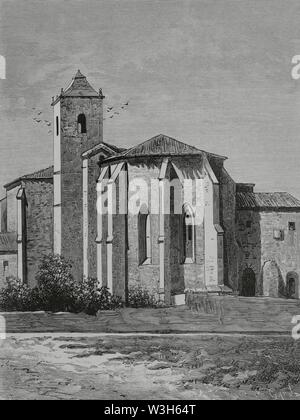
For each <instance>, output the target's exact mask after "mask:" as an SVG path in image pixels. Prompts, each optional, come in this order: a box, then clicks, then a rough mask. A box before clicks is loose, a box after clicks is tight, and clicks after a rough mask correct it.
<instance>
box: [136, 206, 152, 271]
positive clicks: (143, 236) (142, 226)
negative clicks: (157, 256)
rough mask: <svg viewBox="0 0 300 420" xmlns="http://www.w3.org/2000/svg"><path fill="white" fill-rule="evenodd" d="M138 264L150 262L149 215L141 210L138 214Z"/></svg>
mask: <svg viewBox="0 0 300 420" xmlns="http://www.w3.org/2000/svg"><path fill="white" fill-rule="evenodd" d="M138 236H139V264H140V265H141V264H151V225H150V215H149V213H148V212H147V213H145V212H143V211H142V210H141V211H140V213H139V216H138Z"/></svg>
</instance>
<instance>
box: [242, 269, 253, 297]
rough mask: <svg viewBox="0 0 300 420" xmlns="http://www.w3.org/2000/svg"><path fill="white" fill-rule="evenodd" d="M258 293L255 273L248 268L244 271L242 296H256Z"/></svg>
mask: <svg viewBox="0 0 300 420" xmlns="http://www.w3.org/2000/svg"><path fill="white" fill-rule="evenodd" d="M255 292H256V278H255V273H254V271H253V270H252V269H251V268H249V267H247V268H245V270H244V271H243V276H242V284H241V290H240V294H241V296H248V297H250V296H255Z"/></svg>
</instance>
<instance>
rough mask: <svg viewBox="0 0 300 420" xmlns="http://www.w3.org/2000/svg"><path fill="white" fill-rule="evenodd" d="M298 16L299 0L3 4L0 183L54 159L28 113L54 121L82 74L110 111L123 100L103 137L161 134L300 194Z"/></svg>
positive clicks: (242, 177) (234, 170) (128, 139)
mask: <svg viewBox="0 0 300 420" xmlns="http://www.w3.org/2000/svg"><path fill="white" fill-rule="evenodd" d="M299 22H300V2H299V0H295V1H294V0H226V1H225V0H208V1H207V0H174V1H173V0H159V1H155V0H151V1H150V0H64V1H62V0H38V1H37V0H26V1H24V0H0V55H2V56H4V57H5V59H6V79H5V80H0V186H1V185H3V184H5V183H6V182H8V181H11V180H12V179H14V178H16V177H18V176H20V175H22V174H26V173H30V172H31V171H34V170H37V169H41V168H44V167H47V166H50V165H51V164H52V160H53V156H52V155H53V153H52V135H51V134H49V133H48V131H49V129H48V127H47V126H46V125H45V124H42V123H41V124H38V123H36V122H35V121H34V120H33V117H34V112H35V111H33V110H32V108H37V109H39V110H41V111H42V112H43V114H42V117H43V119H47V120H52V108H51V106H50V102H51V97H52V96H55V95H56V94H58V93H59V92H60V89H61V88H62V87H63V88H65V87H67V86H68V84H69V83H70V81H71V79H72V77H73V76H74V74H75V73H76V71H77V69H80V70H81V72H82V73H83V74H85V75H86V76H87V78H88V80H89V82H90V83H91V84H92V86H93V87H94V88H95V89H99V88H100V87H101V88H102V89H103V93H104V94H105V96H106V99H105V101H106V102H105V103H106V105H107V106H110V105H113V106H119V105H120V104H122V103H123V102H124V101H127V100H129V106H128V107H127V108H126V110H124V111H123V112H122V113H120V115H119V116H117V117H116V118H112V119H106V120H105V124H104V141H106V142H109V143H112V144H115V145H119V146H122V147H129V146H133V145H135V144H138V143H140V142H142V141H145V140H147V139H149V138H151V137H153V136H155V135H157V134H160V133H163V134H166V135H169V136H171V137H175V138H176V139H178V140H181V141H184V142H186V143H189V144H192V145H194V146H196V147H199V148H200V149H203V150H207V151H210V152H214V153H218V154H221V155H225V156H228V160H227V161H226V163H225V165H226V168H227V170H228V171H229V173H230V174H231V176H232V177H233V178H234V180H235V181H237V182H252V183H255V184H256V190H257V191H288V192H290V193H292V194H294V195H295V196H296V197H298V198H300V164H299V162H300V144H299V137H300V79H299V80H294V79H293V78H292V77H291V70H292V66H293V65H292V63H291V61H292V57H293V56H294V55H299V54H300V24H299ZM3 192H4V190H3V189H1V187H0V193H2V195H3Z"/></svg>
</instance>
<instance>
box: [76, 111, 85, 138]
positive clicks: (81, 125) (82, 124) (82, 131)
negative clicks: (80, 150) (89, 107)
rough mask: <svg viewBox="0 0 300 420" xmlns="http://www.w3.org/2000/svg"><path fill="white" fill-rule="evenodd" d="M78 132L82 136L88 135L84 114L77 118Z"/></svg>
mask: <svg viewBox="0 0 300 420" xmlns="http://www.w3.org/2000/svg"><path fill="white" fill-rule="evenodd" d="M77 130H78V133H80V134H85V133H86V118H85V115H84V114H79V115H78V118H77Z"/></svg>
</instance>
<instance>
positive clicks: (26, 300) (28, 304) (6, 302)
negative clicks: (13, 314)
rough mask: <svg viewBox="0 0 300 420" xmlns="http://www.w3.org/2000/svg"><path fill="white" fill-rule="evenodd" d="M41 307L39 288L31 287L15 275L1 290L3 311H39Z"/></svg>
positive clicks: (1, 307) (0, 302) (0, 307)
mask: <svg viewBox="0 0 300 420" xmlns="http://www.w3.org/2000/svg"><path fill="white" fill-rule="evenodd" d="M41 308H42V303H41V299H40V294H39V290H38V288H36V287H35V288H33V289H31V288H29V287H28V286H27V285H26V284H23V283H22V282H21V281H20V280H18V279H16V278H14V277H10V278H9V279H8V280H7V286H6V288H4V289H1V290H0V309H1V310H2V311H7V312H9V311H38V310H40V309H41Z"/></svg>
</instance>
